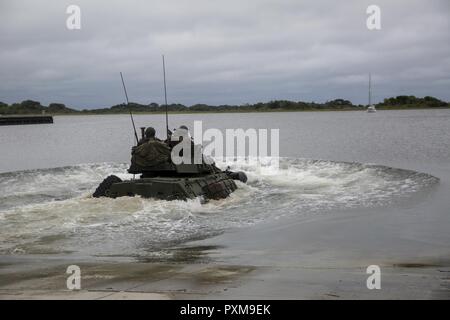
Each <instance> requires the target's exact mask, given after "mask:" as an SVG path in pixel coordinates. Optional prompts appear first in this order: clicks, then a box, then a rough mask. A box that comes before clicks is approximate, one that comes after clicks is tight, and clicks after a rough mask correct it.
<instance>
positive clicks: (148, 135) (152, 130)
mask: <svg viewBox="0 0 450 320" xmlns="http://www.w3.org/2000/svg"><path fill="white" fill-rule="evenodd" d="M155 135H156V130H155V128H152V127H148V128H147V129H145V137H146V138H154V137H155Z"/></svg>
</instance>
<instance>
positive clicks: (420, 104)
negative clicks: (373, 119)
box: [0, 96, 450, 115]
mask: <svg viewBox="0 0 450 320" xmlns="http://www.w3.org/2000/svg"><path fill="white" fill-rule="evenodd" d="M375 106H376V107H377V109H384V110H386V109H428V108H450V103H449V102H445V101H441V100H439V99H437V98H434V97H429V96H426V97H424V98H417V97H415V96H397V97H393V98H387V99H384V101H383V102H381V103H378V104H376V105H375ZM129 108H131V110H132V111H133V112H136V113H162V112H164V111H165V106H164V105H159V104H157V103H154V102H152V103H150V104H148V105H145V104H139V103H134V102H131V103H130V105H129V106H127V105H126V104H118V105H115V106H112V107H109V108H101V109H83V110H76V109H72V108H68V107H66V106H65V105H64V104H62V103H50V104H49V105H48V106H43V105H41V103H40V102H38V101H33V100H25V101H22V102H20V103H13V104H11V105H8V104H6V103H3V102H0V114H1V115H13V114H43V113H45V114H120V113H127V112H129ZM365 108H366V106H364V105H354V104H353V103H352V102H351V101H348V100H344V99H335V100H332V101H327V102H325V103H316V102H302V101H297V102H296V101H288V100H274V101H270V102H258V103H254V104H243V105H219V106H211V105H207V104H195V105H192V106H185V105H182V104H169V105H168V110H169V112H176V113H195V112H201V113H204V112H277V111H332V110H335V111H338V110H365Z"/></svg>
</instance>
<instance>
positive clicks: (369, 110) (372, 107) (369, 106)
mask: <svg viewBox="0 0 450 320" xmlns="http://www.w3.org/2000/svg"><path fill="white" fill-rule="evenodd" d="M367 112H368V113H375V112H377V109H376V108H375V105H373V104H372V76H371V74H370V73H369V104H368V107H367Z"/></svg>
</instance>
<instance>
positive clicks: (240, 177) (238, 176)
mask: <svg viewBox="0 0 450 320" xmlns="http://www.w3.org/2000/svg"><path fill="white" fill-rule="evenodd" d="M230 177H231V179H233V180H239V181H241V182H243V183H246V182H247V175H246V174H245V172H242V171H239V172H233V173H231V174H230Z"/></svg>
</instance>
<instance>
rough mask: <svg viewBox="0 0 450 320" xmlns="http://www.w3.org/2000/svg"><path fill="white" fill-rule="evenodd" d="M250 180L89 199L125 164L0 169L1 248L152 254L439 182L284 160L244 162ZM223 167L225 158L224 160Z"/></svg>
mask: <svg viewBox="0 0 450 320" xmlns="http://www.w3.org/2000/svg"><path fill="white" fill-rule="evenodd" d="M228 164H229V165H231V167H232V169H236V170H243V171H245V172H247V174H248V177H249V181H248V183H247V184H242V183H239V185H238V186H239V189H238V190H237V191H236V192H234V193H233V194H232V196H231V197H230V198H228V199H225V200H220V201H210V202H209V203H207V204H201V202H200V199H193V200H189V201H163V200H153V199H142V198H140V197H134V198H129V197H124V198H118V199H109V198H101V199H96V198H92V197H91V194H92V192H93V190H94V189H95V188H96V186H97V185H98V183H99V182H100V181H102V179H103V178H104V177H106V176H107V175H109V174H116V175H118V176H120V177H121V178H124V179H125V178H130V177H131V176H130V175H127V174H124V172H126V169H127V165H126V164H114V163H98V164H81V165H76V166H68V167H60V168H54V169H37V170H28V171H17V172H9V173H2V174H0V190H2V193H1V194H0V254H40V253H42V254H52V253H54V254H58V253H75V254H82V255H87V256H92V255H95V256H132V257H146V256H152V255H158V254H159V253H160V250H161V249H163V248H165V247H167V246H170V245H173V244H176V243H180V242H183V241H186V240H192V239H199V238H204V237H208V236H211V235H215V234H218V233H221V232H224V231H226V230H229V229H231V228H238V227H242V226H248V225H251V224H255V223H259V222H261V221H267V220H270V219H277V218H280V217H282V216H293V215H298V216H299V215H303V216H305V215H313V214H315V212H318V211H321V212H322V211H324V210H325V211H327V210H330V209H345V208H355V207H356V208H357V207H373V206H386V205H388V204H391V203H393V202H395V201H398V200H399V199H408V198H411V197H413V196H414V195H415V194H417V193H418V192H424V191H425V190H426V189H427V188H428V187H430V186H432V185H434V184H436V183H437V182H438V181H439V179H437V178H435V177H433V176H431V175H428V174H424V173H418V172H415V171H410V170H402V169H394V168H390V167H385V166H378V165H364V164H359V163H348V162H333V161H317V160H307V159H301V158H283V159H282V161H281V164H280V169H279V170H276V169H275V168H274V167H272V166H262V167H258V166H255V165H249V164H247V163H245V162H243V161H241V162H237V163H236V162H234V163H228ZM222 165H224V164H222Z"/></svg>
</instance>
